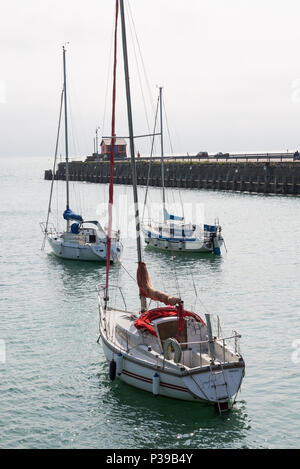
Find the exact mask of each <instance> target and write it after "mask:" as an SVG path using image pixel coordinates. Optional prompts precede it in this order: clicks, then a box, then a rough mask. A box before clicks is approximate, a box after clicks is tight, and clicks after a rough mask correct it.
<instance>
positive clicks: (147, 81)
mask: <svg viewBox="0 0 300 469" xmlns="http://www.w3.org/2000/svg"><path fill="white" fill-rule="evenodd" d="M127 5H128V10H129V12H130V16H131V21H132V24H133V29H134V33H135V37H136V43H137V46H138V50H139V54H140V59H141V64H142V68H143V71H144V77H145V81H146V85H147V88H148V93H149V99H150V104H151V107H152V112H153V115H154V112H155V109H154V99H153V96H152V93H151V87H150V83H149V79H148V75H147V71H146V67H145V63H144V60H143V55H142V51H141V47H140V41H139V39H138V35H137V32H136V27H135V22H134V19H133V14H132V10H131V6H130V1H129V0H128V1H127Z"/></svg>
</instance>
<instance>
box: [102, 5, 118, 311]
mask: <svg viewBox="0 0 300 469" xmlns="http://www.w3.org/2000/svg"><path fill="white" fill-rule="evenodd" d="M118 14H119V1H118V0H116V16H115V44H114V69H113V93H112V118H111V136H112V139H111V146H110V181H109V202H108V231H107V266H106V284H105V288H106V294H105V297H106V299H105V304H107V301H108V282H109V266H110V252H111V234H112V207H113V202H114V153H115V137H116V136H115V117H116V71H117V32H118Z"/></svg>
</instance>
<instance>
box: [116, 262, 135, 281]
mask: <svg viewBox="0 0 300 469" xmlns="http://www.w3.org/2000/svg"><path fill="white" fill-rule="evenodd" d="M120 265H121V267H123V269H124V270H125V272H126V273H127V274H128V275H129V277H130V278H131V279H132V280H133V281H134V283H137V281H136V278H134V276H133V275H131V273H130V272H128V270H127V269H126V267H125V266H124V265H123V264H122V262H120Z"/></svg>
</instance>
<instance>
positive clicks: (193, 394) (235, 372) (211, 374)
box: [101, 334, 244, 408]
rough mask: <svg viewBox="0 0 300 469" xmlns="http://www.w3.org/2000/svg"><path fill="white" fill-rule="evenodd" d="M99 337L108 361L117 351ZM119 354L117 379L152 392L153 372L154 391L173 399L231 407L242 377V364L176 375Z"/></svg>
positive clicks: (104, 339)
mask: <svg viewBox="0 0 300 469" xmlns="http://www.w3.org/2000/svg"><path fill="white" fill-rule="evenodd" d="M101 337H102V345H103V350H104V354H105V356H106V359H107V361H108V362H109V363H110V362H111V361H112V360H113V359H114V360H115V359H116V357H117V355H118V353H119V352H120V351H119V350H118V349H117V348H115V347H114V346H113V344H111V343H110V342H109V341H108V340H107V339H106V338H105V337H104V336H103V335H102V334H101ZM122 355H123V358H122V372H121V373H120V375H118V374H117V375H116V378H117V379H120V381H123V382H125V383H126V384H128V385H131V386H134V387H136V388H138V389H141V390H143V391H147V392H150V393H152V394H153V393H154V392H153V379H154V375H156V376H157V375H158V377H159V386H158V393H157V394H158V395H160V396H164V397H169V398H172V399H179V400H184V401H192V402H199V403H206V404H212V405H221V404H224V403H226V404H228V407H226V408H231V407H232V405H233V402H232V401H233V399H234V398H235V396H236V394H237V393H238V391H239V389H240V386H241V382H242V379H243V376H244V365H243V363H241V364H238V365H237V364H235V365H232V366H228V367H226V368H224V367H223V370H222V371H221V370H220V368H218V367H217V366H216V367H214V369H212V370H211V369H209V367H206V368H207V369H201V370H200V369H198V370H194V371H190V372H187V371H183V372H182V373H181V374H178V373H174V372H173V373H172V372H168V371H166V370H163V369H161V367H157V366H155V365H151V364H149V363H145V362H144V361H143V360H137V359H136V358H134V357H130V355H128V354H125V353H124V352H122ZM225 383H226V384H225Z"/></svg>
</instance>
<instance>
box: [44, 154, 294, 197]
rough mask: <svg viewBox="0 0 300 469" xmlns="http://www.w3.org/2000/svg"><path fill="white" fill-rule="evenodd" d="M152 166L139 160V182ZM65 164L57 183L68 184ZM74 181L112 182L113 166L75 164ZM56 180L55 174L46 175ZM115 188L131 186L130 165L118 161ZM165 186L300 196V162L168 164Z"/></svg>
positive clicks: (154, 174) (157, 176)
mask: <svg viewBox="0 0 300 469" xmlns="http://www.w3.org/2000/svg"><path fill="white" fill-rule="evenodd" d="M148 165H149V162H148V161H145V160H142V159H141V160H137V161H136V168H137V182H138V184H139V185H146V184H147V176H148ZM65 177H66V175H65V163H59V165H58V169H57V171H56V174H55V179H58V180H65ZM69 178H70V180H71V181H86V182H94V183H108V182H109V162H107V161H98V162H96V161H94V162H92V161H89V162H81V161H72V162H70V163H69ZM45 179H48V180H49V179H50V180H51V179H52V171H51V170H46V171H45ZM114 182H115V184H131V166H130V162H129V160H128V161H116V162H115V168H114ZM149 185H150V186H158V187H159V186H161V165H160V162H159V161H153V162H152V168H151V175H150V181H149ZM165 186H166V187H186V188H193V189H208V190H221V191H238V192H249V193H262V194H287V195H288V194H289V195H300V161H294V162H279V161H278V162H261V161H259V162H249V161H248V162H233V161H230V162H229V161H228V162H220V161H219V162H210V161H192V160H191V161H166V162H165Z"/></svg>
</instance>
